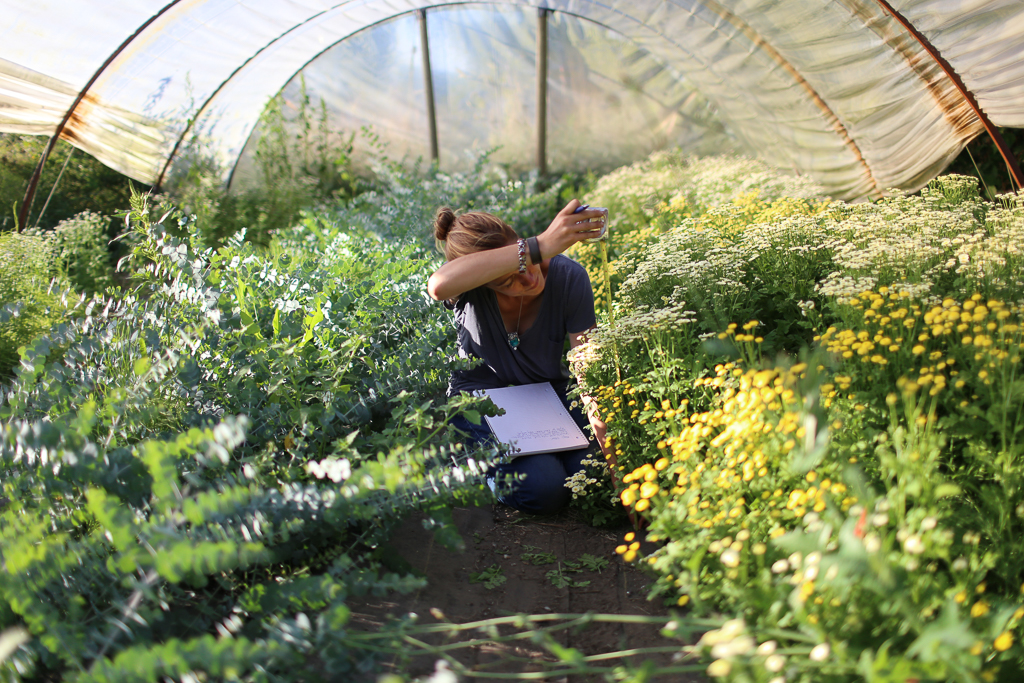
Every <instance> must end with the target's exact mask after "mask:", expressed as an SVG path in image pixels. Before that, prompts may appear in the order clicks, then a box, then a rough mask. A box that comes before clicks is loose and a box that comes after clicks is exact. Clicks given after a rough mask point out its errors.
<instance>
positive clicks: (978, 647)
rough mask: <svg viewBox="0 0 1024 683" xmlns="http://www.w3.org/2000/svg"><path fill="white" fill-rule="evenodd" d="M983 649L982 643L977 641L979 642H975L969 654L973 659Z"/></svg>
mask: <svg viewBox="0 0 1024 683" xmlns="http://www.w3.org/2000/svg"><path fill="white" fill-rule="evenodd" d="M984 649H985V644H984V643H982V642H981V641H980V640H979V641H977V642H975V643H974V645H971V654H972V655H974V656H975V657H977V656H978V655H980V654H981V652H982V650H984Z"/></svg>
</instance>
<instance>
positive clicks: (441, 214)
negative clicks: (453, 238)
mask: <svg viewBox="0 0 1024 683" xmlns="http://www.w3.org/2000/svg"><path fill="white" fill-rule="evenodd" d="M453 225H455V212H454V211H452V210H451V208H450V207H447V206H442V207H441V208H440V209H438V210H437V213H436V214H435V215H434V237H435V238H436V239H438V240H439V241H441V242H444V241H445V240H447V239H448V233H449V232H450V231H451V229H452V226H453Z"/></svg>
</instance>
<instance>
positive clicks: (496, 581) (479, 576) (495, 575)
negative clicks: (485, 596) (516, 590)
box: [469, 564, 508, 590]
mask: <svg viewBox="0 0 1024 683" xmlns="http://www.w3.org/2000/svg"><path fill="white" fill-rule="evenodd" d="M506 581H508V577H507V576H505V570H504V569H502V568H501V566H499V565H496V564H492V565H491V566H490V567H488V568H487V569H485V570H483V571H482V572H477V573H474V574H470V575H469V582H470V583H482V584H483V585H484V588H486V589H487V590H491V589H492V588H497V587H498V586H500V585H502V584H504V583H505V582H506Z"/></svg>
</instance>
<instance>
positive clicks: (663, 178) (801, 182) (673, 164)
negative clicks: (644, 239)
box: [587, 151, 825, 224]
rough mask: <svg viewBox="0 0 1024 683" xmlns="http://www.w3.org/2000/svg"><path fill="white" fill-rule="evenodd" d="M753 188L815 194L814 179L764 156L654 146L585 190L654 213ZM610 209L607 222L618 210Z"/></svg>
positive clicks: (768, 196)
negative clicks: (707, 153) (702, 155)
mask: <svg viewBox="0 0 1024 683" xmlns="http://www.w3.org/2000/svg"><path fill="white" fill-rule="evenodd" d="M752 193H756V194H757V195H758V196H759V197H760V198H761V199H764V200H766V201H774V200H776V199H779V198H781V197H801V198H808V199H811V198H820V199H823V198H824V197H825V192H824V189H823V188H822V187H821V186H820V185H817V184H815V183H814V182H812V181H810V180H808V179H806V178H799V177H796V176H792V175H788V174H785V173H782V172H781V171H779V170H777V169H775V168H772V167H771V166H769V165H768V164H766V163H764V162H763V161H758V160H756V159H748V158H744V157H737V156H713V157H705V158H697V157H687V156H685V155H683V154H682V153H680V152H678V151H675V152H665V151H660V152H655V153H653V154H652V155H651V156H649V157H648V158H647V159H644V160H642V161H638V162H636V163H634V164H632V165H631V166H624V167H622V168H620V169H618V170H615V171H612V172H611V173H609V174H608V175H606V176H604V177H602V178H601V179H600V180H599V181H598V183H597V187H596V188H595V189H594V190H593V191H592V192H591V193H590V194H588V195H587V201H589V202H590V203H591V205H594V206H598V205H599V206H609V207H631V208H634V209H638V210H640V211H642V212H643V213H644V214H646V215H647V216H649V217H653V216H654V215H655V212H656V211H657V209H658V207H659V206H660V205H661V204H663V203H664V204H669V205H673V204H680V203H682V204H688V205H690V206H691V207H693V208H695V209H697V210H698V211H703V210H706V209H708V208H711V207H715V206H719V205H724V204H729V203H731V202H732V201H733V200H734V199H736V198H737V197H740V196H743V195H749V194H752ZM617 214H618V212H617V213H613V215H612V222H613V224H614V223H615V220H616V218H617V217H619V215H617Z"/></svg>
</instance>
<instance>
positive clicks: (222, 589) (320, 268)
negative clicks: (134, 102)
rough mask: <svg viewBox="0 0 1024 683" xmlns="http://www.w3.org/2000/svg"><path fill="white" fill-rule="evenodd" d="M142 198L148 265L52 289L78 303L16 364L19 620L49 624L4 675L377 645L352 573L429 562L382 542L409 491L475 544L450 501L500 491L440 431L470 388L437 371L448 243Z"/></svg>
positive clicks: (325, 670)
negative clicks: (438, 248) (73, 287)
mask: <svg viewBox="0 0 1024 683" xmlns="http://www.w3.org/2000/svg"><path fill="white" fill-rule="evenodd" d="M126 224H127V227H128V230H129V233H130V234H128V235H126V236H125V239H126V241H128V242H129V243H131V244H132V251H131V253H130V255H129V256H128V257H127V258H126V259H125V261H124V262H123V263H122V268H123V269H125V270H126V271H127V272H128V273H129V274H130V275H131V277H132V278H133V280H132V281H133V283H135V284H134V286H133V288H132V289H131V290H128V291H118V290H110V291H111V292H115V291H117V292H118V293H117V294H113V293H112V294H107V295H97V296H94V297H92V298H89V297H85V296H79V295H75V294H73V293H72V292H71V291H65V292H63V293H60V292H58V294H57V297H58V299H60V306H62V307H63V313H62V316H61V319H62V320H63V322H61V323H60V324H58V325H56V326H55V327H53V328H52V329H51V330H49V332H48V333H47V334H45V335H43V336H40V337H38V338H37V339H36V340H35V341H34V342H32V343H31V344H28V345H27V346H25V347H23V348H22V349H21V353H20V361H19V363H18V365H17V367H16V368H15V376H14V378H13V380H12V381H11V382H10V384H9V385H6V386H4V387H3V396H2V403H0V425H2V431H0V480H2V482H3V489H4V491H3V497H4V500H3V503H2V510H0V535H2V541H0V543H2V546H0V548H2V550H0V553H2V560H3V563H2V570H0V597H2V600H0V628H7V627H9V626H15V625H23V626H24V627H25V628H26V629H27V630H28V632H29V634H30V636H31V638H30V640H28V642H26V643H24V644H22V645H20V647H18V648H17V649H16V650H15V651H14V652H13V654H11V655H10V657H9V658H8V659H7V660H6V661H5V662H4V663H3V664H2V665H0V666H2V669H0V677H2V679H3V680H11V681H15V680H42V679H44V678H52V677H54V676H59V677H62V678H64V679H66V680H80V681H91V680H95V681H150V680H153V681H155V680H162V679H163V678H165V677H168V678H175V679H177V678H184V677H186V675H193V674H194V675H200V674H201V673H202V674H205V675H208V676H211V677H215V678H222V679H226V680H285V679H287V680H301V679H305V678H309V677H313V678H315V677H316V675H315V672H319V675H323V676H326V677H328V678H330V677H332V676H336V675H339V674H340V673H341V672H343V671H353V670H356V669H360V668H366V667H369V666H371V665H372V658H371V657H369V655H367V654H366V653H365V652H362V651H360V650H359V649H358V648H357V647H354V646H352V643H351V642H350V640H349V639H348V626H347V616H348V609H347V608H346V606H345V601H346V599H347V598H348V597H349V596H352V595H358V594H364V593H367V592H373V593H383V592H384V591H387V590H400V591H401V590H409V589H412V588H415V587H417V586H419V585H420V580H419V579H416V578H413V577H408V576H398V575H395V574H391V573H388V572H387V571H386V569H384V568H382V567H381V565H380V563H379V562H378V561H377V560H376V559H375V555H374V549H375V548H376V547H377V546H378V545H379V543H380V542H381V540H382V539H383V538H385V537H386V535H387V534H388V532H389V530H390V529H391V528H392V527H393V525H395V524H396V523H398V522H399V521H401V519H402V518H403V517H404V516H405V515H407V514H408V513H409V512H410V511H412V510H422V511H424V512H425V515H424V519H425V522H424V524H425V526H427V528H428V529H431V530H433V531H434V533H435V535H436V537H437V539H438V540H439V541H440V542H442V543H444V544H446V545H449V546H458V545H459V544H460V543H461V540H460V539H459V538H458V535H457V534H456V533H455V531H454V528H453V526H452V524H451V521H450V515H449V513H448V512H447V510H448V508H449V506H450V505H451V504H453V503H456V502H465V501H468V500H475V499H478V498H479V497H480V496H481V495H482V494H481V490H482V488H483V487H481V486H480V479H481V475H482V471H483V470H482V465H481V464H479V458H481V457H486V456H488V455H489V453H467V452H465V451H464V450H463V449H462V448H461V446H458V445H454V446H453V445H452V444H451V443H450V442H449V437H448V435H447V429H446V422H447V420H448V418H449V417H450V416H452V415H453V414H454V413H455V412H457V411H460V410H465V409H467V407H470V406H468V405H467V404H468V403H471V402H472V401H470V400H468V399H453V400H448V399H447V398H445V396H444V386H445V382H446V380H447V377H448V374H449V373H450V371H451V369H452V367H453V365H454V364H455V363H457V362H458V361H454V360H451V359H449V357H448V353H449V352H448V351H447V348H448V347H449V346H450V342H451V341H452V335H453V330H452V328H451V325H450V323H449V322H448V321H447V318H446V316H445V315H444V314H443V312H442V309H441V308H440V307H438V306H437V305H436V304H434V303H433V302H431V301H430V300H429V299H428V298H427V297H426V295H425V293H424V292H425V281H426V277H427V275H428V274H429V272H430V271H431V270H432V268H433V266H434V265H435V264H434V263H433V262H432V261H431V260H429V259H424V258H422V256H417V254H421V253H422V247H421V246H420V245H418V244H417V243H416V240H415V239H412V238H408V237H404V238H403V237H401V236H397V235H396V231H394V230H392V232H391V234H390V235H389V238H388V239H386V240H385V239H381V238H380V236H378V235H377V234H374V233H372V232H370V231H368V230H360V229H355V230H342V229H341V228H340V226H339V225H337V224H335V223H332V222H331V221H330V220H329V219H324V218H323V217H314V216H309V217H307V218H306V219H305V220H304V221H303V223H302V224H301V225H300V226H298V227H297V228H296V229H295V230H294V231H292V232H290V233H288V234H287V235H282V236H281V237H280V238H279V239H277V240H276V241H274V242H273V243H272V244H271V246H270V247H269V248H268V249H265V250H260V249H258V248H256V247H254V246H252V245H250V244H248V243H246V241H245V240H244V236H243V235H236V236H235V237H234V238H232V239H231V240H229V241H228V243H227V244H225V245H224V246H223V247H221V248H219V249H217V250H216V251H214V250H212V249H210V248H207V247H204V246H202V245H203V239H202V235H201V233H200V231H199V230H198V229H197V227H196V226H195V225H194V224H193V222H192V220H191V219H190V218H188V217H185V216H182V215H180V214H174V213H172V214H169V215H165V216H162V217H160V218H159V219H156V220H154V217H152V216H150V214H149V209H148V206H147V202H146V200H145V198H144V197H141V196H139V195H136V196H135V197H133V199H132V211H131V213H130V215H129V216H128V217H127V218H126ZM416 227H417V228H418V227H419V226H416ZM175 234H184V235H185V237H184V238H179V237H176V236H175ZM471 416H472V414H471ZM303 663H304V664H303ZM190 672H191V673H190Z"/></svg>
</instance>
